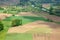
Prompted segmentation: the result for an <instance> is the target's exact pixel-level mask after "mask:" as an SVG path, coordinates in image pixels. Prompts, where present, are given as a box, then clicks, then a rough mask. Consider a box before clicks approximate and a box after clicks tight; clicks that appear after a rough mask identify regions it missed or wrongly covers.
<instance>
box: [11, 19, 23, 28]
mask: <svg viewBox="0 0 60 40" xmlns="http://www.w3.org/2000/svg"><path fill="white" fill-rule="evenodd" d="M19 25H22V19H14V20H12V27H14V26H19Z"/></svg>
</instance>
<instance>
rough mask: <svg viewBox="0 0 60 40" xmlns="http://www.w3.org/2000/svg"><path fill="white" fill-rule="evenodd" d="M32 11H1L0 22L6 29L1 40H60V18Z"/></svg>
mask: <svg viewBox="0 0 60 40" xmlns="http://www.w3.org/2000/svg"><path fill="white" fill-rule="evenodd" d="M31 10H32V8H31V9H29V10H25V9H23V8H20V7H17V8H15V7H14V8H13V7H12V8H10V7H7V9H6V10H4V9H1V12H0V14H1V15H0V21H1V22H2V24H4V25H3V26H4V29H3V30H2V31H1V32H0V40H4V39H5V40H60V38H59V37H60V17H59V16H55V15H50V14H48V13H47V12H42V11H41V12H31ZM34 10H35V9H33V10H32V11H34ZM29 11H30V12H29Z"/></svg>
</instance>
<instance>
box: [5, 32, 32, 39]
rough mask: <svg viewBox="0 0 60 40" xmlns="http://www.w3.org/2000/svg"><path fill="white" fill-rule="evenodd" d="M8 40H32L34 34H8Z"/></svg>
mask: <svg viewBox="0 0 60 40" xmlns="http://www.w3.org/2000/svg"><path fill="white" fill-rule="evenodd" d="M6 40H32V34H27V33H20V34H17V33H15V34H7V37H6Z"/></svg>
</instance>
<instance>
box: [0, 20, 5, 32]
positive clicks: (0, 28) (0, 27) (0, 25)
mask: <svg viewBox="0 0 60 40" xmlns="http://www.w3.org/2000/svg"><path fill="white" fill-rule="evenodd" d="M3 29H4V26H3V23H2V21H0V31H2V30H3Z"/></svg>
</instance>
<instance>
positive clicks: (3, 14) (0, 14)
mask: <svg viewBox="0 0 60 40" xmlns="http://www.w3.org/2000/svg"><path fill="white" fill-rule="evenodd" d="M10 16H12V14H6V13H0V20H3V19H5V18H7V17H10Z"/></svg>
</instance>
